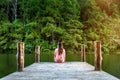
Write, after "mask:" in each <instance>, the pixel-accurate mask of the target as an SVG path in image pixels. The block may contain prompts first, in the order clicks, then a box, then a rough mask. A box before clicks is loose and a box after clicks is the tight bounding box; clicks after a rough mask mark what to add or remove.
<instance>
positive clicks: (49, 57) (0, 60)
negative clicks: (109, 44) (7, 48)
mask: <svg viewBox="0 0 120 80" xmlns="http://www.w3.org/2000/svg"><path fill="white" fill-rule="evenodd" d="M66 56H67V57H66V60H67V61H80V54H67V55H66ZM40 60H41V61H42V62H53V54H52V53H45V54H41V58H40ZM34 61H35V55H34V54H26V55H25V66H28V65H30V64H32V63H34ZM86 61H87V62H88V63H90V64H92V65H94V55H92V54H87V56H86ZM16 67H17V64H16V57H15V54H0V77H4V76H6V75H8V74H10V73H12V72H15V71H16V69H17V68H16ZM102 69H103V70H104V71H106V72H108V73H109V74H112V75H114V76H116V77H118V78H120V55H103V65H102Z"/></svg>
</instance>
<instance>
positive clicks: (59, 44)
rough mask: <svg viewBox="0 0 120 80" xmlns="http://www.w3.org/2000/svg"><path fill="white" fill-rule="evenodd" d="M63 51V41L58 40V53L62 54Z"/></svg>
mask: <svg viewBox="0 0 120 80" xmlns="http://www.w3.org/2000/svg"><path fill="white" fill-rule="evenodd" d="M62 53H63V44H62V43H61V42H58V54H59V55H60V54H62Z"/></svg>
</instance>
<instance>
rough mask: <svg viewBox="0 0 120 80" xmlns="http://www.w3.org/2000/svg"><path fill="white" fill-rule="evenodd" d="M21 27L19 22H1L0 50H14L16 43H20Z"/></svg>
mask: <svg viewBox="0 0 120 80" xmlns="http://www.w3.org/2000/svg"><path fill="white" fill-rule="evenodd" d="M22 31H23V26H22V24H21V23H20V22H19V21H14V22H13V23H10V22H2V25H1V26H0V48H2V49H16V44H17V42H20V41H22V36H23V35H22Z"/></svg>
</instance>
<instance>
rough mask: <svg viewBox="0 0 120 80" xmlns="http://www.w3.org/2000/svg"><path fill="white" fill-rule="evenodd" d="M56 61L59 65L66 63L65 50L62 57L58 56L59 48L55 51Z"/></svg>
mask: <svg viewBox="0 0 120 80" xmlns="http://www.w3.org/2000/svg"><path fill="white" fill-rule="evenodd" d="M54 61H55V62H59V63H62V62H65V49H63V53H62V54H60V55H59V54H58V48H56V49H55V52H54Z"/></svg>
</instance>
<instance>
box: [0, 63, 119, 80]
mask: <svg viewBox="0 0 120 80" xmlns="http://www.w3.org/2000/svg"><path fill="white" fill-rule="evenodd" d="M0 80H120V79H118V78H116V77H114V76H112V75H110V74H108V73H106V72H104V71H94V67H93V66H91V65H90V64H88V63H86V62H65V63H53V62H40V63H34V64H32V65H30V66H28V67H26V68H25V69H24V71H23V72H14V73H12V74H10V75H8V76H6V77H4V78H1V79H0Z"/></svg>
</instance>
